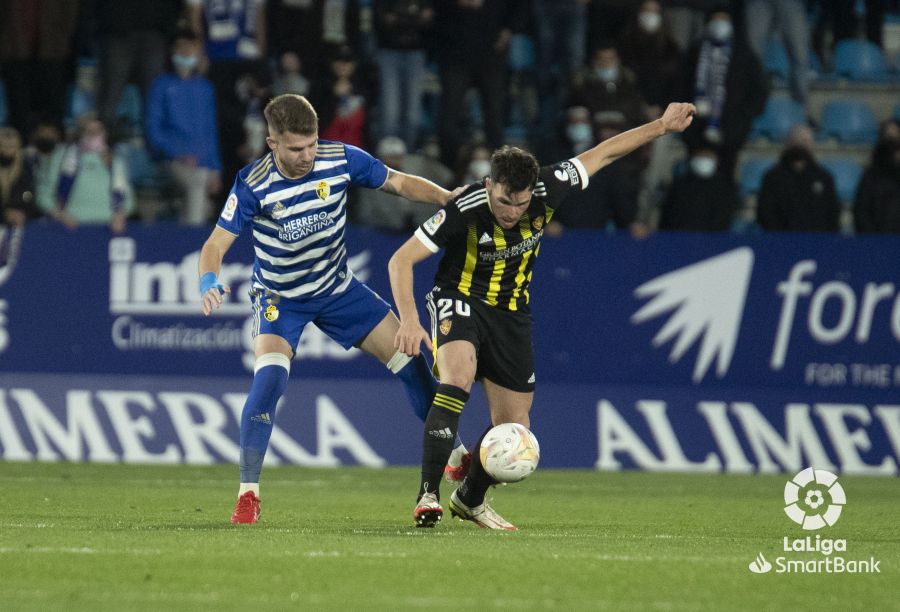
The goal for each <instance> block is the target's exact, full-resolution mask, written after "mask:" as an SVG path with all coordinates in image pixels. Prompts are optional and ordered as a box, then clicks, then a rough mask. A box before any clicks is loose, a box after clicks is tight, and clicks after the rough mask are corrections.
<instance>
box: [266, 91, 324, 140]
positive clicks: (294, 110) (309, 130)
mask: <svg viewBox="0 0 900 612" xmlns="http://www.w3.org/2000/svg"><path fill="white" fill-rule="evenodd" d="M263 114H264V115H265V116H266V123H268V124H269V133H272V132H276V133H279V134H283V133H285V132H290V133H292V134H299V135H300V136H313V135H316V134H318V133H319V116H318V115H316V109H314V108H313V105H312V104H310V103H309V100H307V99H306V98H304V97H303V96H298V95H297V94H282V95H280V96H276V97H275V98H272V100H270V101H269V103H268V104H266V109H265V110H264V111H263Z"/></svg>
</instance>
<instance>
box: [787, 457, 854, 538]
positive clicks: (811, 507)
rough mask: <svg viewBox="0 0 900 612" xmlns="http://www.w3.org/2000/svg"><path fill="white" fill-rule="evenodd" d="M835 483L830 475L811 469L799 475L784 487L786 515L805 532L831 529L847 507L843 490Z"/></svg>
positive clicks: (835, 480) (834, 478) (832, 475)
mask: <svg viewBox="0 0 900 612" xmlns="http://www.w3.org/2000/svg"><path fill="white" fill-rule="evenodd" d="M837 479H838V477H837V476H836V475H835V474H832V473H831V472H828V471H826V470H814V469H813V468H811V467H810V468H806V469H805V470H802V471H800V472H798V473H797V475H796V476H794V477H793V478H792V479H791V480H788V481H787V483H786V484H785V485H784V512H785V514H787V515H788V516H789V517H790V519H791V520H792V521H794V522H795V523H797V524H798V525H800V526H801V527H803V528H804V529H807V530H815V529H821V528H822V527H824V526H825V525H828V526H829V527H830V526H832V525H834V524H835V523H836V522H837V520H838V518H840V516H841V510H843V508H844V504H846V503H847V495H846V494H845V493H844V487H842V486H841V483H839V482H838V481H837ZM826 498H827V500H828V504H826V503H825V501H826Z"/></svg>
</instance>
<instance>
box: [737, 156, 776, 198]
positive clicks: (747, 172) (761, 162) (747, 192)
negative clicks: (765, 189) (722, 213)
mask: <svg viewBox="0 0 900 612" xmlns="http://www.w3.org/2000/svg"><path fill="white" fill-rule="evenodd" d="M775 162H776V160H775V159H774V158H772V157H751V158H749V159H747V160H745V161H744V162H743V163H741V167H740V170H739V174H740V190H741V197H742V198H746V197H747V196H751V195H756V194H757V193H758V192H759V188H760V187H762V182H763V177H764V176H765V175H766V172H768V171H769V168H771V167H772V166H774V165H775Z"/></svg>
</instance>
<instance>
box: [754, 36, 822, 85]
mask: <svg viewBox="0 0 900 612" xmlns="http://www.w3.org/2000/svg"><path fill="white" fill-rule="evenodd" d="M807 53H808V54H809V62H808V65H807V69H808V70H809V72H810V73H812V75H815V76H816V77H818V76H819V75H820V74H821V73H822V60H820V59H819V56H818V55H816V52H815V51H813V50H812V49H809V50H807ZM763 68H765V69H766V72H768V73H769V74H772V75H775V76H776V77H778V78H780V79H784V80H785V81H786V80H787V79H788V78H789V77H790V75H791V62H790V60H789V59H788V54H787V51H786V50H785V48H784V43H783V42H782V40H781V39H780V38H778V37H774V38H770V39H769V42H768V44H767V45H766V51H765V54H764V56H763Z"/></svg>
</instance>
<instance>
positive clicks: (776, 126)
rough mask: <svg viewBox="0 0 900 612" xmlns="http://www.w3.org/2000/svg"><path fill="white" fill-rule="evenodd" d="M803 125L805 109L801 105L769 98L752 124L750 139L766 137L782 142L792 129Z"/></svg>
mask: <svg viewBox="0 0 900 612" xmlns="http://www.w3.org/2000/svg"><path fill="white" fill-rule="evenodd" d="M805 123H806V109H804V108H803V106H802V105H801V104H799V103H797V102H794V101H793V100H791V99H790V98H786V97H770V98H769V99H768V101H766V108H765V109H764V110H763V112H762V114H761V115H760V116H759V117H757V118H756V120H755V121H754V122H753V130H752V131H751V132H750V138H759V137H766V138H768V139H769V140H774V141H776V142H782V141H784V139H785V138H787V135H788V133H789V132H790V131H791V128H792V127H794V126H795V125H798V124H805Z"/></svg>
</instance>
